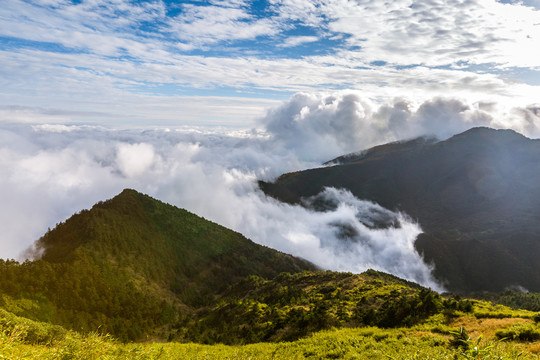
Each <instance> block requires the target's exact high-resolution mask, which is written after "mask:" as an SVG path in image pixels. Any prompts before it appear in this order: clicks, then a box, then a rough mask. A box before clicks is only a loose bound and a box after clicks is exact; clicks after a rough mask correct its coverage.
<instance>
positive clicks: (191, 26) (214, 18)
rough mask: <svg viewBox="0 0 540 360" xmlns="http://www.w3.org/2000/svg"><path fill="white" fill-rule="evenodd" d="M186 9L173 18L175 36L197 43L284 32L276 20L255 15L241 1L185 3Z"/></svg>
mask: <svg viewBox="0 0 540 360" xmlns="http://www.w3.org/2000/svg"><path fill="white" fill-rule="evenodd" d="M223 5H229V6H223ZM230 5H233V6H230ZM182 9H183V11H182V13H181V14H180V15H179V16H177V17H176V18H175V19H173V20H172V21H170V23H169V25H170V27H171V30H172V31H173V34H174V36H176V37H177V38H178V39H181V40H184V41H187V42H189V43H192V44H196V46H197V45H198V46H204V45H207V44H213V43H216V42H219V41H230V40H243V39H255V38H257V37H258V36H262V35H265V36H271V35H275V34H276V33H278V32H279V31H280V29H279V27H278V24H277V23H275V22H274V21H273V20H271V19H265V18H262V19H259V18H255V17H254V16H252V15H250V14H249V13H248V12H247V11H246V10H245V7H239V6H237V4H230V3H229V4H222V3H220V6H215V5H214V6H200V5H194V4H184V5H182Z"/></svg>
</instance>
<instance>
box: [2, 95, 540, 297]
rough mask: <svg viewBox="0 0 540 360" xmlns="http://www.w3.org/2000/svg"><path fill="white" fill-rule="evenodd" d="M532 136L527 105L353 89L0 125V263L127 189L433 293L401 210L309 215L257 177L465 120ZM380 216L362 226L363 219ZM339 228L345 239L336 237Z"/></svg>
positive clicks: (535, 129) (308, 255) (340, 204)
mask: <svg viewBox="0 0 540 360" xmlns="http://www.w3.org/2000/svg"><path fill="white" fill-rule="evenodd" d="M478 125H482V126H492V127H505V128H513V129H515V130H517V131H519V132H521V133H523V134H525V135H527V136H529V137H538V136H539V135H540V131H539V129H540V110H539V108H538V107H529V108H520V109H510V110H504V111H501V109H498V108H497V106H496V105H494V104H487V103H485V104H480V103H476V104H467V103H465V102H463V101H459V100H455V99H442V98H437V99H431V100H429V101H426V102H424V103H422V104H418V105H414V104H411V103H409V102H407V101H406V100H404V99H397V100H395V101H394V102H392V103H388V104H376V103H373V102H371V101H369V100H368V99H365V98H363V97H362V96H361V95H360V94H359V93H356V92H339V93H332V94H318V95H313V94H296V95H294V96H293V97H292V98H291V99H289V100H288V101H287V102H285V103H283V104H282V105H281V106H280V107H278V108H274V109H272V110H270V111H268V113H267V114H266V116H265V117H264V118H263V119H260V120H259V121H258V123H257V126H255V127H254V128H253V129H248V130H234V131H231V130H224V129H193V128H192V129H186V128H171V129H164V128H158V129H148V128H147V129H111V128H106V127H99V126H87V125H74V124H71V125H68V124H20V123H10V122H9V119H4V121H2V122H0V169H1V170H0V171H1V175H2V176H1V177H0V196H1V199H2V201H1V202H0V227H1V228H2V235H1V239H0V257H1V258H19V259H20V257H21V254H22V253H23V252H24V250H25V249H27V248H28V247H29V246H31V245H32V243H33V242H34V241H35V240H36V239H38V238H39V237H40V236H41V235H42V234H43V233H44V232H45V231H46V230H47V228H52V227H54V226H55V224H56V223H58V222H60V221H63V220H65V219H67V218H68V217H69V216H70V215H72V214H73V213H75V212H77V211H80V210H81V209H84V208H90V207H91V206H92V205H93V204H94V203H95V202H97V201H100V200H105V199H108V198H111V197H113V196H115V195H116V194H118V193H119V192H120V191H121V190H122V189H124V188H133V189H136V190H138V191H140V192H143V193H146V194H149V195H151V196H153V197H155V198H157V199H159V200H162V201H165V202H168V203H171V204H174V205H176V206H178V207H181V208H185V209H187V210H189V211H191V212H194V213H196V214H198V215H200V216H203V217H205V218H207V219H210V220H212V221H215V222H217V223H219V224H222V225H224V226H226V227H229V228H231V229H234V230H236V231H239V232H241V233H242V234H244V235H245V236H247V237H248V238H250V239H252V240H253V241H255V242H257V243H260V244H264V245H267V246H270V247H273V248H275V249H278V250H281V251H284V252H287V253H291V254H294V255H297V256H300V257H302V258H305V259H308V260H310V261H312V262H314V263H315V264H317V265H319V266H320V267H322V268H325V269H333V270H341V271H352V272H361V271H364V270H366V269H368V268H373V269H377V270H381V271H386V272H389V273H392V274H395V275H397V276H400V277H403V278H406V279H409V280H412V281H416V282H419V283H421V284H423V285H427V286H430V287H432V288H434V289H437V290H441V289H442V287H441V286H440V285H438V283H437V282H436V281H435V280H434V279H433V277H432V275H431V270H432V269H431V267H430V266H429V265H428V264H425V263H424V261H423V260H422V258H421V256H420V255H419V254H418V253H417V252H416V250H415V248H414V241H415V239H416V237H417V235H418V234H419V233H421V231H422V230H421V224H417V223H415V222H414V221H412V220H411V219H409V218H408V217H407V215H406V214H400V213H396V212H393V211H391V210H393V209H390V210H388V209H383V208H381V207H380V206H378V205H377V204H373V203H371V202H368V201H365V200H362V199H357V198H355V197H354V196H353V195H352V194H350V193H349V192H347V191H346V190H343V189H326V190H325V191H324V192H323V193H322V194H321V195H320V196H324V197H326V199H328V200H329V201H331V202H333V203H334V204H335V206H333V207H332V208H330V209H328V210H327V211H325V212H320V211H319V212H317V211H314V210H310V209H308V208H305V207H301V206H292V205H288V204H283V203H280V202H278V201H276V200H275V199H272V198H269V197H267V196H265V195H264V194H263V193H262V192H261V191H260V190H259V189H258V186H257V180H260V179H262V180H267V181H268V180H272V179H274V178H275V177H276V176H278V175H280V174H282V173H284V172H288V171H296V170H301V169H306V168H310V167H315V166H320V164H321V163H322V162H324V161H327V160H330V159H332V158H334V157H336V156H339V155H342V154H345V153H349V152H353V151H358V150H362V149H365V148H368V147H371V146H374V145H378V144H381V143H385V142H389V141H396V140H400V139H408V138H412V137H416V136H421V135H426V134H429V135H435V136H438V137H439V138H441V139H444V138H447V137H449V136H451V135H453V134H455V133H458V132H461V131H463V130H466V129H468V128H470V127H473V126H478ZM381 217H382V218H385V219H390V220H391V221H388V226H386V227H384V228H374V227H373V226H370V225H372V222H373V221H377V220H380V219H381ZM343 229H347V234H348V235H347V236H343Z"/></svg>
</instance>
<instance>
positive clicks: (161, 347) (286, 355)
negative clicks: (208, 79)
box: [0, 325, 540, 360]
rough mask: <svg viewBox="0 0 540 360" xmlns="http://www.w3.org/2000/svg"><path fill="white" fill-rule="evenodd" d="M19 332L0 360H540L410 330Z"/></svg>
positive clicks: (518, 349)
mask: <svg viewBox="0 0 540 360" xmlns="http://www.w3.org/2000/svg"><path fill="white" fill-rule="evenodd" d="M23 333H24V331H22V332H17V331H11V332H10V331H3V332H1V333H0V359H24V358H28V359H231V360H232V359H239V360H241V359H246V360H247V359H368V360H369V359H396V360H402V359H403V360H404V359H518V358H519V359H538V358H539V357H538V355H537V354H538V352H539V349H540V342H538V341H537V342H534V343H520V342H514V341H497V340H495V339H493V338H491V339H485V338H483V337H479V338H476V339H472V338H471V339H469V343H470V347H469V348H468V349H464V348H455V347H452V346H450V339H451V338H452V335H451V334H441V333H440V332H438V331H437V330H435V329H432V330H431V331H430V330H426V326H425V325H421V326H417V327H413V328H400V329H379V328H376V327H367V328H356V329H339V330H337V329H332V330H326V331H321V332H318V333H315V334H313V335H311V336H309V337H307V338H304V339H301V340H297V341H294V342H280V343H258V344H250V345H243V346H227V345H221V344H218V345H201V344H179V343H148V344H142V343H132V344H122V343H119V342H116V341H115V340H114V339H112V338H111V337H110V336H107V335H99V334H97V333H91V334H88V335H84V336H83V335H80V334H78V333H75V332H69V333H68V334H67V335H66V336H65V337H64V338H62V339H59V340H56V341H54V342H52V343H49V344H45V345H43V344H31V343H28V342H27V340H26V339H25V338H24V336H22V334H23Z"/></svg>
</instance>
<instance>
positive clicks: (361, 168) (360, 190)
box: [260, 128, 540, 291]
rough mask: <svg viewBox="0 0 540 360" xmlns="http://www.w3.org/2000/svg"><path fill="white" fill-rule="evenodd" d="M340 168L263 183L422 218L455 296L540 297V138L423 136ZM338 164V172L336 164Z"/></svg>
mask: <svg viewBox="0 0 540 360" xmlns="http://www.w3.org/2000/svg"><path fill="white" fill-rule="evenodd" d="M328 164H329V165H330V166H326V167H322V168H316V169H310V170H306V171H301V172H296V173H291V174H285V175H282V176H281V177H279V178H278V179H277V180H276V181H275V182H274V183H265V182H260V186H261V188H262V189H263V191H265V192H266V193H267V194H269V195H271V196H274V197H276V198H278V199H280V200H282V201H286V202H289V203H303V199H306V198H309V197H312V196H315V195H316V194H318V193H319V192H320V191H322V189H323V188H324V187H336V188H346V189H348V190H350V191H351V192H352V193H353V194H354V195H355V196H357V197H358V198H361V199H368V200H372V201H375V202H377V203H378V204H380V205H382V206H384V207H385V208H388V209H391V210H399V211H403V212H405V213H407V214H408V215H409V216H411V217H412V218H413V219H416V220H417V221H418V222H419V223H420V225H421V227H422V229H423V230H424V233H423V234H422V235H420V236H419V238H418V239H417V241H416V244H415V246H416V248H417V249H418V251H419V252H420V253H422V254H423V255H424V258H425V259H426V261H428V262H432V263H434V264H435V272H434V275H435V276H436V277H437V278H438V279H439V280H441V281H443V282H444V283H446V286H447V288H449V289H450V290H453V291H481V290H489V291H500V290H503V289H505V288H508V287H516V286H521V287H524V288H527V289H529V290H532V291H540V262H538V261H537V254H539V253H540V236H539V235H538V234H539V233H540V187H538V185H537V184H538V179H540V141H539V140H531V139H528V138H526V137H524V136H522V135H520V134H518V133H516V132H514V131H511V130H493V129H489V128H474V129H471V130H468V131H466V132H464V133H462V134H459V135H456V136H454V137H452V138H450V139H448V140H445V141H439V142H437V141H434V140H432V139H425V138H420V139H415V140H412V141H408V142H402V143H392V144H387V145H382V146H378V147H375V148H372V149H368V150H366V151H362V152H359V153H355V154H349V155H346V156H343V157H340V158H337V159H334V160H332V161H330V162H329V163H328ZM332 164H333V165H332Z"/></svg>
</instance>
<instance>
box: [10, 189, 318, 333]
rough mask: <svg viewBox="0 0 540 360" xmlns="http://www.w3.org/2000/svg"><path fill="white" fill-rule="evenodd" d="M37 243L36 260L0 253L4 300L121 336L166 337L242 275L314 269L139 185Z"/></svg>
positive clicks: (33, 313)
mask: <svg viewBox="0 0 540 360" xmlns="http://www.w3.org/2000/svg"><path fill="white" fill-rule="evenodd" d="M35 249H36V250H37V253H38V254H39V256H40V258H39V260H35V261H26V262H24V263H22V264H19V263H17V262H15V261H12V260H8V261H4V260H0V278H1V279H2V281H1V282H0V295H2V296H1V297H0V306H2V307H5V308H7V309H9V310H11V311H12V312H14V313H16V314H17V315H22V316H25V317H29V318H32V319H35V320H40V321H46V322H51V323H54V324H60V325H63V326H65V327H68V328H71V329H76V330H79V331H83V332H87V331H92V330H97V329H99V330H100V331H102V332H106V333H111V334H114V335H115V336H116V337H119V338H121V339H125V340H135V339H142V338H146V337H150V338H157V339H168V337H169V335H170V334H171V332H173V330H171V329H172V327H174V326H176V325H177V324H178V323H179V322H181V321H183V320H184V319H185V318H190V317H192V315H193V314H194V313H195V312H196V311H197V309H200V308H203V307H205V306H208V305H212V304H214V301H215V299H216V298H217V297H218V296H219V294H220V293H222V292H223V291H224V290H226V289H227V288H228V286H230V285H232V284H235V283H237V282H238V281H240V280H241V279H242V278H244V277H246V276H249V275H256V276H260V277H262V278H273V277H275V276H277V275H278V274H280V273H282V272H291V273H295V272H299V271H304V270H313V269H315V267H314V266H313V265H312V264H310V263H308V262H306V261H303V260H301V259H297V258H294V257H292V256H290V255H287V254H283V253H280V252H278V251H275V250H272V249H270V248H267V247H263V246H260V245H257V244H255V243H253V242H252V241H250V240H248V239H246V238H245V237H244V236H242V235H241V234H239V233H236V232H234V231H231V230H229V229H226V228H224V227H222V226H219V225H217V224H215V223H212V222H210V221H207V220H205V219H203V218H201V217H198V216H196V215H194V214H191V213H189V212H188V211H185V210H182V209H179V208H176V207H174V206H171V205H168V204H165V203H162V202H160V201H157V200H155V199H152V198H150V197H149V196H146V195H143V194H140V193H138V192H136V191H134V190H124V191H123V192H122V193H121V194H119V195H118V196H116V197H114V198H113V199H110V200H108V201H105V202H100V203H98V204H96V205H94V206H93V207H92V209H91V210H83V211H81V212H80V213H78V214H75V215H73V216H72V217H71V218H69V219H68V220H66V221H65V222H63V223H60V224H57V226H56V227H55V228H54V229H53V230H50V231H48V232H47V233H46V234H45V235H44V236H43V237H42V238H41V239H39V240H38V241H37V243H36V245H35Z"/></svg>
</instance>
